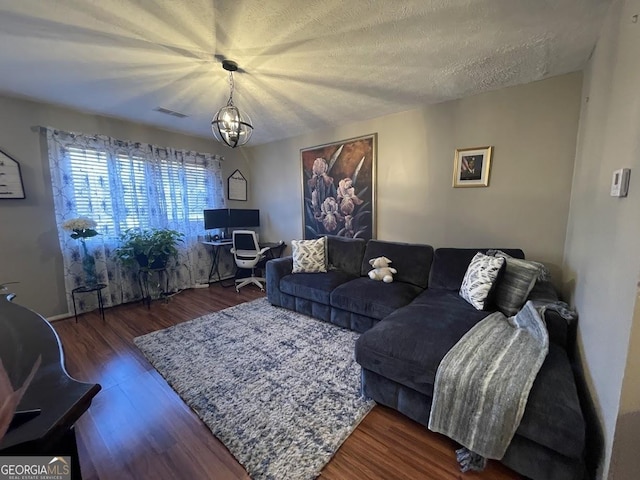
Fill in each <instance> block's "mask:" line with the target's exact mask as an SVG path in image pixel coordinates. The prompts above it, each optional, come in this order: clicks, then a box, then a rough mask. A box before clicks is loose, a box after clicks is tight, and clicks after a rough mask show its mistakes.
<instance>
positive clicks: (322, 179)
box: [300, 133, 377, 240]
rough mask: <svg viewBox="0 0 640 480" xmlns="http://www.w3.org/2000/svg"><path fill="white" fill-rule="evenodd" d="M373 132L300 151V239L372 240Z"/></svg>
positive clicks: (373, 231) (374, 174) (373, 218)
mask: <svg viewBox="0 0 640 480" xmlns="http://www.w3.org/2000/svg"><path fill="white" fill-rule="evenodd" d="M376 149H377V134H376V133H373V134H370V135H366V136H363V137H357V138H351V139H348V140H341V141H339V142H334V143H329V144H326V145H319V146H317V147H310V148H304V149H302V150H300V157H301V158H300V161H301V163H302V168H301V170H302V219H303V220H302V221H303V224H302V232H303V233H302V234H303V238H305V239H311V238H319V237H322V236H324V235H338V236H341V237H349V238H363V239H365V240H369V239H371V238H375V232H376V225H375V199H376V196H375V184H376Z"/></svg>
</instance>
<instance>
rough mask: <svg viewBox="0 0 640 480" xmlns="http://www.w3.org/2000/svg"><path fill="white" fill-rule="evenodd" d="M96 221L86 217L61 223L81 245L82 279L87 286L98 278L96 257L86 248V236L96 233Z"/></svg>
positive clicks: (93, 235)
mask: <svg viewBox="0 0 640 480" xmlns="http://www.w3.org/2000/svg"><path fill="white" fill-rule="evenodd" d="M96 226H97V224H96V222H95V221H94V220H91V219H90V218H87V217H79V218H72V219H71V220H67V221H66V222H64V223H63V224H62V228H63V229H64V230H67V231H69V232H73V233H71V238H73V239H74V240H78V239H79V240H80V243H81V245H82V254H83V255H82V270H83V271H84V280H85V284H86V285H87V286H91V285H96V284H97V283H98V278H97V275H96V259H95V258H93V255H91V254H90V253H89V250H88V249H87V242H86V239H87V238H91V237H95V236H96V235H98V232H97V231H96Z"/></svg>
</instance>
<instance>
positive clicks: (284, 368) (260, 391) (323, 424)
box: [134, 298, 374, 480]
mask: <svg viewBox="0 0 640 480" xmlns="http://www.w3.org/2000/svg"><path fill="white" fill-rule="evenodd" d="M357 337H358V334H356V333H355V332H351V331H349V330H345V329H342V328H339V327H336V326H335V325H332V324H328V323H324V322H321V321H319V320H314V319H312V318H309V317H306V316H304V315H301V314H299V313H296V312H292V311H289V310H285V309H282V308H277V307H273V306H272V305H270V304H269V302H268V301H267V299H266V298H263V299H259V300H255V301H253V302H249V303H243V304H240V305H238V306H235V307H232V308H228V309H226V310H222V311H220V312H216V313H212V314H210V315H206V316H204V317H201V318H198V319H195V320H192V321H190V322H186V323H182V324H180V325H176V326H174V327H171V328H167V329H165V330H160V331H157V332H153V333H150V334H148V335H144V336H142V337H138V338H136V339H135V340H134V342H135V344H136V345H137V346H138V348H139V349H140V350H141V351H142V352H143V353H144V355H145V356H146V357H147V358H148V359H149V361H150V362H151V363H152V364H153V366H154V367H155V368H156V370H158V372H160V374H161V375H162V376H163V377H164V378H165V379H166V380H167V382H168V383H169V385H171V387H172V388H173V389H174V390H175V391H176V392H177V393H178V395H180V397H182V399H183V400H184V401H185V403H186V404H187V405H189V407H191V408H192V409H193V410H194V411H195V412H196V413H197V414H198V416H199V417H200V418H201V419H202V420H203V421H204V423H205V424H206V425H207V426H208V427H209V428H210V429H211V431H212V432H213V434H214V435H215V436H216V437H218V439H220V441H221V442H222V443H224V444H225V445H226V447H227V448H228V449H229V451H230V452H231V453H232V454H233V456H234V457H235V458H236V459H237V460H238V461H239V462H240V463H241V464H242V465H243V466H244V467H245V468H246V470H247V472H248V473H249V475H250V476H251V477H252V478H254V479H296V480H298V479H312V478H315V477H316V476H317V475H318V474H319V473H320V470H321V469H322V467H323V466H324V465H325V464H326V463H327V462H328V461H329V460H330V459H331V457H332V456H333V454H334V453H335V452H336V451H337V450H338V448H339V447H340V445H341V444H342V442H343V441H344V440H345V439H346V438H347V437H348V436H349V434H350V433H351V432H352V431H353V430H354V429H355V428H356V426H357V425H358V423H359V422H360V421H361V420H362V419H363V418H364V416H365V415H366V414H367V413H368V412H369V410H371V408H372V407H373V405H374V402H373V401H372V400H367V399H365V398H363V397H362V396H361V393H360V366H359V365H358V364H357V363H356V362H355V360H354V358H353V349H354V343H355V340H356V339H357Z"/></svg>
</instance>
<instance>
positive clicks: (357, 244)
mask: <svg viewBox="0 0 640 480" xmlns="http://www.w3.org/2000/svg"><path fill="white" fill-rule="evenodd" d="M366 246H367V242H366V241H365V240H364V239H362V238H347V237H337V236H335V235H328V236H327V262H328V268H329V269H330V270H334V269H337V270H342V271H343V272H347V273H349V274H351V275H353V276H355V277H359V276H360V266H361V265H362V257H363V256H364V249H365V247H366Z"/></svg>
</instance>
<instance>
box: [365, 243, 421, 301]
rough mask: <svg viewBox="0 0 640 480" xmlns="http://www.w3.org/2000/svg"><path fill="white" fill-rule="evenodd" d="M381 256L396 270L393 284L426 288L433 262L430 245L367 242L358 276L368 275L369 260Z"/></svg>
mask: <svg viewBox="0 0 640 480" xmlns="http://www.w3.org/2000/svg"><path fill="white" fill-rule="evenodd" d="M383 256H384V257H387V258H388V259H389V260H391V262H392V263H391V266H392V267H393V268H395V269H396V270H398V273H397V274H395V275H394V277H393V278H394V281H395V282H405V283H411V284H413V285H416V286H418V287H420V288H423V289H424V288H427V285H428V284H429V270H430V269H431V261H432V260H433V247H432V246H431V245H418V244H410V243H399V242H383V241H381V240H369V242H368V243H367V249H366V250H365V252H364V257H363V259H362V267H361V269H360V275H363V276H366V275H368V274H369V270H371V265H369V260H371V259H372V258H376V257H383Z"/></svg>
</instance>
